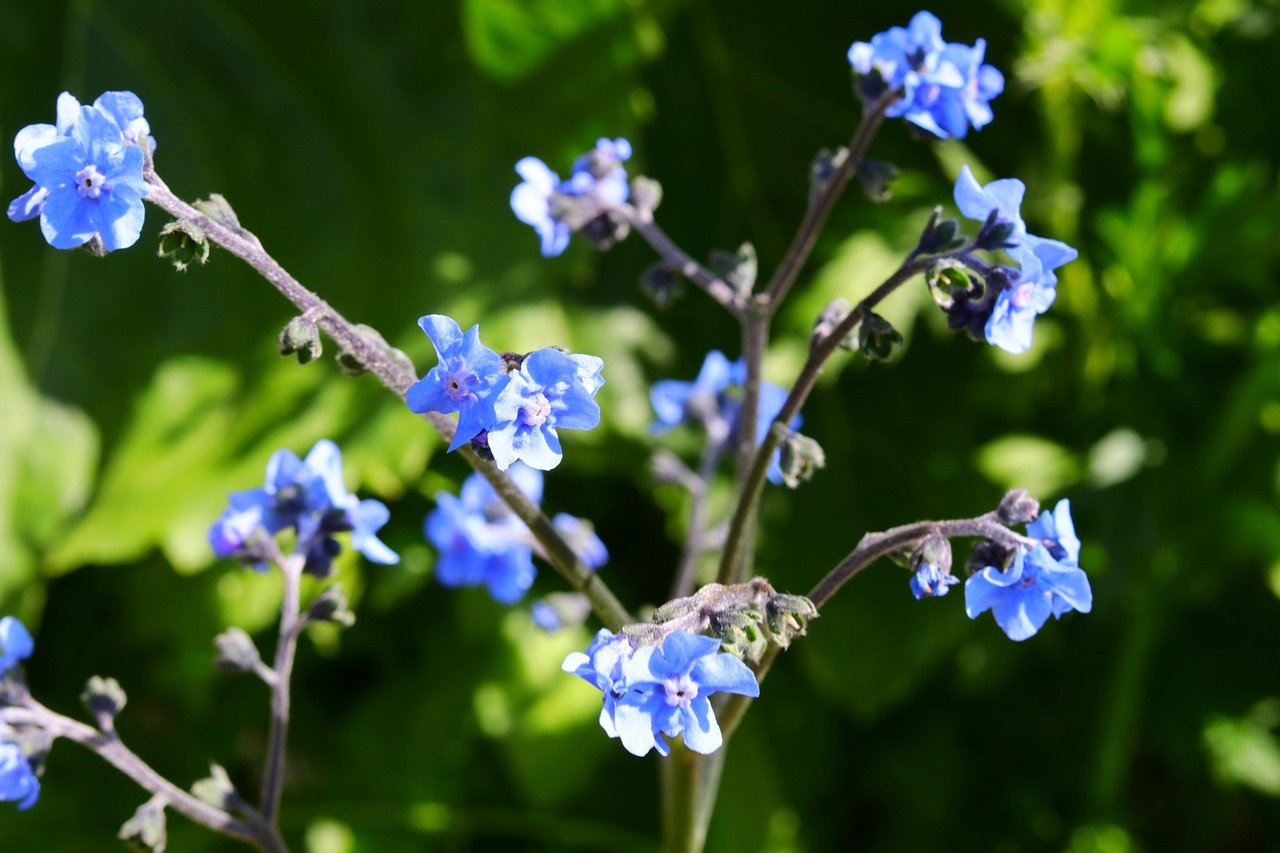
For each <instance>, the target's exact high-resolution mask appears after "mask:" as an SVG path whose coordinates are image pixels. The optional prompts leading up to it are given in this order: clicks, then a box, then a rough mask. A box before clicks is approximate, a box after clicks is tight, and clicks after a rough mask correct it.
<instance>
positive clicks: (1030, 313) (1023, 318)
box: [955, 165, 1079, 353]
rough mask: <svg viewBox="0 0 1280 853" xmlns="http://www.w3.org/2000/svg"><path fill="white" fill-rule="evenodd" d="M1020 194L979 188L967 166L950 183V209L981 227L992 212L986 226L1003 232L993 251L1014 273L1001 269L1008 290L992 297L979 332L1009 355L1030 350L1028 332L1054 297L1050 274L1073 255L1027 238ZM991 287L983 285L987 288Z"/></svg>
mask: <svg viewBox="0 0 1280 853" xmlns="http://www.w3.org/2000/svg"><path fill="white" fill-rule="evenodd" d="M1025 192H1026V185H1025V184H1023V183H1022V181H1020V180H1018V179H1017V178H1004V179H1002V180H998V181H992V182H991V183H989V184H987V185H986V186H985V187H984V186H980V185H979V184H978V181H977V179H975V178H974V176H973V172H972V171H970V170H969V167H968V166H967V165H966V166H965V167H964V168H962V169H961V170H960V177H959V178H957V179H956V187H955V199H956V206H957V207H958V208H960V212H961V213H963V214H964V215H965V216H966V217H968V218H969V219H976V220H978V221H980V222H984V223H986V222H987V221H988V220H989V219H990V218H991V215H992V212H993V211H994V212H995V221H994V222H993V223H992V226H1003V229H1002V230H1008V231H1009V234H1008V237H1006V238H1005V239H1004V241H1003V245H1002V246H1000V247H999V248H1003V249H1005V250H1006V251H1007V252H1008V253H1009V255H1010V257H1012V258H1013V260H1014V261H1015V262H1016V263H1017V264H1018V269H1009V268H1003V269H1004V272H1005V273H1006V275H1007V277H1008V280H1009V285H1010V286H1009V287H1007V288H1000V289H999V292H998V293H997V294H996V295H995V302H994V304H993V305H992V306H991V315H990V317H989V318H988V319H987V322H986V327H985V330H984V331H985V334H986V338H987V341H988V342H989V343H991V344H994V345H995V346H998V347H1000V348H1001V349H1003V350H1006V351H1007V352H1012V353H1020V352H1026V351H1027V349H1029V348H1030V347H1031V327H1032V325H1033V324H1034V323H1035V319H1036V317H1037V316H1038V315H1040V314H1043V313H1044V312H1045V311H1048V310H1049V306H1050V305H1052V304H1053V300H1054V298H1055V297H1056V296H1057V287H1058V277H1057V275H1055V274H1054V270H1056V269H1057V268H1058V267H1060V266H1062V265H1064V264H1067V263H1070V262H1071V261H1074V260H1075V259H1076V257H1077V256H1078V254H1079V253H1078V252H1076V250H1075V249H1073V248H1071V247H1070V246H1068V245H1067V244H1066V243H1062V242H1060V241H1058V240H1049V239H1046V238H1044V237H1037V236H1035V235H1034V234H1028V233H1027V225H1026V223H1025V222H1023V221H1022V214H1021V211H1020V208H1021V206H1022V197H1023V194H1024V193H1025ZM984 230H985V229H984ZM979 237H980V238H981V234H980V235H979ZM984 248H996V247H984ZM991 284H992V282H991V281H990V279H989V280H988V285H989V286H990V285H991Z"/></svg>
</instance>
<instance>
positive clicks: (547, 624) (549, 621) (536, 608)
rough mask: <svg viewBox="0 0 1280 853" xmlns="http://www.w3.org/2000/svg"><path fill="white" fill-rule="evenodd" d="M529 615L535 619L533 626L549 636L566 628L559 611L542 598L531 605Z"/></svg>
mask: <svg viewBox="0 0 1280 853" xmlns="http://www.w3.org/2000/svg"><path fill="white" fill-rule="evenodd" d="M529 615H530V616H531V617H533V624H535V625H537V626H538V627H539V628H541V629H542V630H544V631H546V632H547V633H548V634H554V633H555V632H556V631H559V630H560V629H561V628H563V627H564V622H563V621H562V620H561V619H560V613H559V611H557V610H556V609H555V607H554V606H552V604H551V602H549V601H547V600H546V599H542V598H540V599H538V600H537V601H535V602H534V603H533V604H531V605H529Z"/></svg>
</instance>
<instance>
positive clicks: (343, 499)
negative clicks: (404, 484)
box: [209, 440, 400, 577]
mask: <svg viewBox="0 0 1280 853" xmlns="http://www.w3.org/2000/svg"><path fill="white" fill-rule="evenodd" d="M228 502H229V503H230V506H229V507H228V508H227V509H226V510H224V511H223V513H222V516H221V517H220V518H219V519H218V520H217V521H216V522H214V524H213V526H212V527H210V528H209V544H210V545H211V546H212V547H213V552H214V553H215V554H217V555H218V556H219V557H237V558H242V559H248V560H251V561H252V562H254V563H255V564H256V567H257V568H259V569H265V568H266V564H265V563H264V562H263V557H264V555H263V554H259V553H254V552H253V547H252V540H253V537H254V535H255V534H256V533H259V532H261V534H263V535H266V536H274V535H275V534H277V533H279V532H280V531H282V530H284V529H286V528H289V527H292V528H294V529H295V530H296V531H297V541H296V543H295V545H294V550H295V552H296V553H300V554H305V555H306V563H305V569H304V571H306V572H308V573H309V574H315V575H319V576H321V577H323V576H326V575H328V573H329V570H330V568H331V566H332V563H333V558H334V557H336V556H337V555H338V553H339V552H340V551H341V546H340V545H338V543H337V541H336V540H335V539H334V538H333V536H334V534H336V533H341V532H345V531H350V532H351V547H352V548H354V549H355V550H357V551H359V552H360V553H362V554H364V555H365V557H366V558H368V559H369V560H372V561H373V562H375V563H383V564H390V563H395V562H398V561H399V559H400V558H399V557H398V556H396V554H395V552H394V551H392V550H391V549H390V548H388V547H387V546H386V545H385V544H384V543H383V542H382V541H381V540H379V539H378V537H377V531H378V530H379V529H381V528H382V526H383V525H384V524H386V522H387V520H388V518H389V517H390V514H389V513H388V511H387V508H386V506H384V505H383V504H382V503H381V502H380V501H375V500H364V501H361V500H359V499H358V498H357V497H356V496H355V495H352V494H350V493H348V492H347V488H346V486H345V485H344V484H343V481H342V454H341V451H339V450H338V446H337V445H336V444H334V443H333V442H332V441H328V440H321V441H318V442H316V444H315V446H314V447H313V448H311V452H310V453H308V454H307V458H306V459H299V458H298V457H297V456H296V455H294V453H293V452H292V451H290V450H278V451H276V452H275V453H273V454H272V455H271V459H270V461H268V463H267V477H266V483H265V484H264V485H263V487H262V488H260V489H250V490H248V491H243V492H233V493H232V494H231V495H230V496H229V498H228Z"/></svg>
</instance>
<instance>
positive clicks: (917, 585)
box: [911, 563, 960, 601]
mask: <svg viewBox="0 0 1280 853" xmlns="http://www.w3.org/2000/svg"><path fill="white" fill-rule="evenodd" d="M959 582H960V578H958V577H956V576H955V575H953V574H951V573H950V572H944V571H942V569H941V568H939V567H938V566H936V565H934V564H933V563H922V564H921V565H920V568H918V569H916V573H915V574H913V575H912V576H911V594H912V595H914V596H915V597H916V600H917V601H919V600H920V599H922V598H941V597H942V596H944V595H946V594H947V593H948V592H950V591H951V586H952V584H957V583H959Z"/></svg>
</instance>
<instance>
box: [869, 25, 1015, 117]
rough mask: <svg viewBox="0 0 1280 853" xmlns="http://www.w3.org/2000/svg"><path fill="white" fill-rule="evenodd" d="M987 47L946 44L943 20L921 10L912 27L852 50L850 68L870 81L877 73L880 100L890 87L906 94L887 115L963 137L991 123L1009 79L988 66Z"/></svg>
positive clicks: (892, 31)
mask: <svg viewBox="0 0 1280 853" xmlns="http://www.w3.org/2000/svg"><path fill="white" fill-rule="evenodd" d="M985 52H986V43H985V42H984V41H983V40H982V39H978V41H977V42H976V43H975V44H974V45H973V46H972V47H970V46H968V45H964V44H956V43H948V42H944V41H943V40H942V22H941V21H939V20H938V19H937V17H935V16H934V15H932V14H930V13H929V12H918V13H917V14H916V15H915V16H914V17H913V18H912V19H911V22H910V24H908V26H907V27H905V28H904V27H891V28H889V29H888V30H886V31H885V32H882V33H878V34H877V35H875V36H873V37H872V39H871V41H870V42H855V43H854V44H853V46H852V47H850V48H849V64H850V65H851V66H852V67H853V69H854V71H856V72H858V73H859V74H860V75H863V76H864V77H866V76H868V75H872V74H873V73H874V75H876V77H878V78H879V81H878V83H877V85H875V86H872V87H870V88H869V89H868V91H869V93H870V95H871V97H879V95H880V94H881V93H882V92H883V91H884V90H886V89H888V90H894V89H897V90H901V95H900V96H899V97H898V99H897V100H895V101H894V102H893V103H892V104H890V105H889V107H888V109H886V111H885V115H886V116H888V117H890V118H895V117H899V116H901V117H903V118H905V119H906V120H907V121H909V122H911V123H912V124H914V125H916V126H917V127H920V128H923V129H924V130H927V131H929V132H930V133H932V134H934V135H935V136H937V137H939V138H942V139H947V138H949V137H955V138H957V139H962V138H964V136H965V135H966V134H967V133H968V131H969V128H970V127H973V128H974V129H981V128H982V127H984V126H985V125H986V124H988V123H989V122H990V121H991V108H990V105H989V102H990V101H991V99H992V98H994V97H996V96H997V95H999V94H1000V93H1001V92H1002V91H1004V76H1003V75H1002V74H1001V73H1000V72H999V71H997V70H996V69H995V68H993V67H992V66H990V65H987V64H985V63H984V62H983V58H984V54H985Z"/></svg>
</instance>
